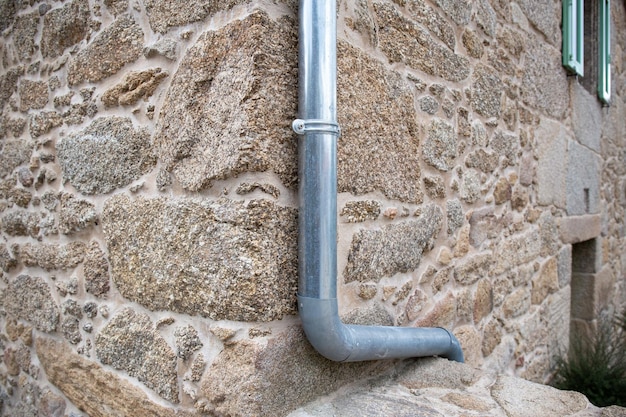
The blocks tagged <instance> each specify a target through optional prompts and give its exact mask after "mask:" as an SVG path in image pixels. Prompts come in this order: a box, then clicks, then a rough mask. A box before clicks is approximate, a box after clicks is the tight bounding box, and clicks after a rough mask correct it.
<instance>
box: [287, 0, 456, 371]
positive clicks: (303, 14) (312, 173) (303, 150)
mask: <svg viewBox="0 0 626 417" xmlns="http://www.w3.org/2000/svg"><path fill="white" fill-rule="evenodd" d="M299 19H300V26H299V32H300V33H299V36H300V46H299V69H298V70H299V117H300V119H297V120H295V121H294V122H293V129H294V131H295V132H296V133H298V134H299V135H301V136H300V140H299V177H300V189H299V199H300V203H299V204H300V214H299V253H298V257H299V281H298V309H299V312H300V317H301V319H302V325H303V327H304V331H305V333H306V335H307V338H308V339H309V341H310V342H311V344H312V345H313V346H314V347H315V349H317V351H318V352H319V353H320V354H322V355H323V356H325V357H326V358H328V359H331V360H334V361H339V362H354V361H365V360H375V359H393V358H409V357H420V356H433V355H438V356H442V357H446V358H448V359H451V360H455V361H458V362H463V351H462V350H461V347H460V344H459V342H458V340H457V339H456V338H455V337H454V335H453V334H452V333H451V332H449V331H448V330H446V329H442V328H407V327H385V326H357V325H346V324H344V323H342V322H341V320H340V319H339V314H338V306H337V138H338V137H339V125H338V124H337V60H336V57H337V21H336V0H300V9H299Z"/></svg>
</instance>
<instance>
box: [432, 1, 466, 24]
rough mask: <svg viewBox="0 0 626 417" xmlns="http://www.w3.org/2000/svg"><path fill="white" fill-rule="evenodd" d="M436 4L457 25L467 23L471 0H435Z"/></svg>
mask: <svg viewBox="0 0 626 417" xmlns="http://www.w3.org/2000/svg"><path fill="white" fill-rule="evenodd" d="M437 5H439V7H441V8H442V9H443V11H444V12H446V14H447V15H448V16H450V18H452V20H454V22H455V23H456V24H457V25H467V24H468V23H469V20H470V14H471V12H472V2H471V1H469V0H437Z"/></svg>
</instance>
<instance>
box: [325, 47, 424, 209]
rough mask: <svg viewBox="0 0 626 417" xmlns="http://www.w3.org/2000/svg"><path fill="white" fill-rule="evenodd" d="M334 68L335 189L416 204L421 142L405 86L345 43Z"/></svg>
mask: <svg viewBox="0 0 626 417" xmlns="http://www.w3.org/2000/svg"><path fill="white" fill-rule="evenodd" d="M338 67H339V70H338V71H339V74H340V76H339V79H338V97H337V101H338V107H339V110H338V112H339V114H338V119H339V123H340V125H341V126H342V130H343V133H342V136H341V138H340V140H339V143H338V150H337V159H338V161H337V177H338V178H337V181H338V184H337V187H338V190H339V191H340V192H345V191H347V192H351V193H353V194H357V195H358V194H364V193H367V192H371V191H375V190H380V191H382V192H383V193H384V194H385V195H386V196H387V197H388V198H391V199H397V200H400V201H405V202H411V203H420V202H421V201H422V192H421V190H420V187H419V180H420V168H419V157H418V156H419V146H418V145H419V140H418V137H417V135H418V132H417V124H416V122H415V121H416V115H415V110H414V107H413V96H412V93H411V90H410V89H409V85H408V84H407V83H405V82H403V80H402V79H401V78H400V75H399V74H397V73H395V72H392V71H389V70H386V69H385V68H384V67H383V65H382V64H381V63H379V62H377V61H374V60H372V59H371V58H369V57H367V56H366V55H365V54H364V53H362V52H360V51H359V50H357V49H356V48H354V47H352V46H349V45H348V44H346V43H340V44H339V49H338ZM354 68H359V69H360V71H354ZM373 121H376V123H373Z"/></svg>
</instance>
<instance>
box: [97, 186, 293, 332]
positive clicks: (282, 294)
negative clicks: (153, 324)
mask: <svg viewBox="0 0 626 417" xmlns="http://www.w3.org/2000/svg"><path fill="white" fill-rule="evenodd" d="M102 222H103V229H104V233H105V236H106V242H107V247H108V250H109V257H110V261H111V271H112V275H113V280H114V281H115V283H116V285H117V288H118V290H119V291H120V292H121V293H122V294H123V295H124V296H125V297H126V298H128V299H130V300H133V301H136V302H139V303H141V304H143V305H144V306H146V307H148V308H150V309H152V310H171V311H177V312H180V313H185V314H190V315H196V314H199V315H202V316H206V317H210V318H212V319H217V320H219V319H228V320H243V321H247V320H262V321H266V320H273V319H277V318H280V317H282V316H283V315H285V314H293V313H294V312H295V298H294V294H295V286H296V277H297V273H296V259H297V242H296V240H297V234H296V228H297V224H296V223H297V222H296V211H295V210H294V209H291V208H286V207H281V206H279V205H276V204H274V203H272V202H270V201H267V200H253V201H251V202H249V203H247V204H246V203H244V202H235V201H229V200H219V201H212V202H210V201H205V200H192V199H181V200H167V199H165V198H156V199H143V198H139V199H136V200H131V199H130V198H128V197H125V196H116V197H113V198H111V199H110V200H108V201H107V203H106V204H105V208H104V212H103V215H102Z"/></svg>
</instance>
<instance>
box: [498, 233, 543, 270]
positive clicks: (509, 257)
mask: <svg viewBox="0 0 626 417" xmlns="http://www.w3.org/2000/svg"><path fill="white" fill-rule="evenodd" d="M540 253H541V236H540V234H539V230H538V229H537V228H533V229H530V230H528V231H527V232H524V233H522V234H519V235H515V236H512V237H510V238H509V239H507V240H505V241H504V242H503V244H502V245H500V246H499V247H498V248H497V250H496V260H497V261H496V264H495V267H494V272H495V273H496V274H498V273H502V272H504V271H506V270H508V269H510V268H512V267H515V266H518V265H522V264H524V263H527V262H531V261H533V260H535V259H536V258H537V257H539V254H540Z"/></svg>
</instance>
